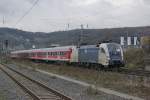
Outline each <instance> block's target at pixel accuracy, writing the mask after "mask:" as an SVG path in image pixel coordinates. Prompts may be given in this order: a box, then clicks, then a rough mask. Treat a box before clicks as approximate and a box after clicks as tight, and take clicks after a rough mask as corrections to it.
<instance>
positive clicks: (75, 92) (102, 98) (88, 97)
mask: <svg viewBox="0 0 150 100" xmlns="http://www.w3.org/2000/svg"><path fill="white" fill-rule="evenodd" d="M9 66H10V67H11V68H14V69H16V70H18V71H20V72H21V73H24V74H26V75H27V76H29V77H31V78H33V79H35V80H38V81H40V82H43V83H45V84H46V85H47V86H48V87H50V88H52V89H55V90H57V91H59V92H60V93H63V94H65V95H67V96H69V97H71V98H73V100H126V99H124V98H121V97H118V96H115V95H110V94H106V93H103V92H100V91H96V90H92V89H90V87H85V86H82V85H79V84H76V83H73V82H69V81H66V80H63V79H60V78H57V77H54V76H49V75H47V74H43V73H40V72H38V71H35V70H33V69H29V68H24V67H18V66H16V65H14V64H9Z"/></svg>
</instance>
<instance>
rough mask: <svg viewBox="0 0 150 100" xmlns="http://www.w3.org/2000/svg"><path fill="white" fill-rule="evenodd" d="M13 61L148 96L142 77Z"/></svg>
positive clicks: (92, 91)
mask: <svg viewBox="0 0 150 100" xmlns="http://www.w3.org/2000/svg"><path fill="white" fill-rule="evenodd" d="M13 63H15V64H17V65H19V66H22V65H28V66H30V67H33V69H36V68H38V69H41V70H45V71H47V72H51V73H55V74H59V75H64V76H68V77H71V78H74V79H77V80H82V81H85V82H87V83H90V84H95V85H96V86H99V87H105V88H109V89H113V90H116V91H120V92H124V93H128V94H131V95H134V96H138V97H144V98H146V97H149V98H150V87H146V86H144V80H143V78H142V77H135V78H133V79H132V78H129V77H128V76H126V75H123V74H118V73H115V72H104V71H96V70H92V69H86V68H79V67H75V66H74V67H72V66H67V65H64V66H60V65H52V64H46V63H34V62H32V61H26V60H19V61H17V60H15V61H13ZM87 93H93V94H95V93H96V91H94V90H91V88H88V89H87Z"/></svg>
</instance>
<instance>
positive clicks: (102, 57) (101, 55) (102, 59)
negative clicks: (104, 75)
mask: <svg viewBox="0 0 150 100" xmlns="http://www.w3.org/2000/svg"><path fill="white" fill-rule="evenodd" d="M99 63H100V64H102V65H108V61H107V56H106V50H105V49H104V48H100V52H99Z"/></svg>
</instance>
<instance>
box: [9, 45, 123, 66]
mask: <svg viewBox="0 0 150 100" xmlns="http://www.w3.org/2000/svg"><path fill="white" fill-rule="evenodd" d="M10 56H11V58H24V59H31V60H43V61H55V62H65V63H76V64H83V65H85V64H88V65H98V66H99V65H100V66H105V67H116V66H117V67H118V66H119V67H122V66H124V60H123V50H122V48H121V46H120V45H119V44H117V43H101V44H99V45H85V46H80V47H78V46H75V45H72V46H61V47H52V48H41V49H30V50H19V51H13V52H11V54H10Z"/></svg>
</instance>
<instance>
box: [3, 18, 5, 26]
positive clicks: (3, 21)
mask: <svg viewBox="0 0 150 100" xmlns="http://www.w3.org/2000/svg"><path fill="white" fill-rule="evenodd" d="M4 24H5V18H4V16H3V25H4Z"/></svg>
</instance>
